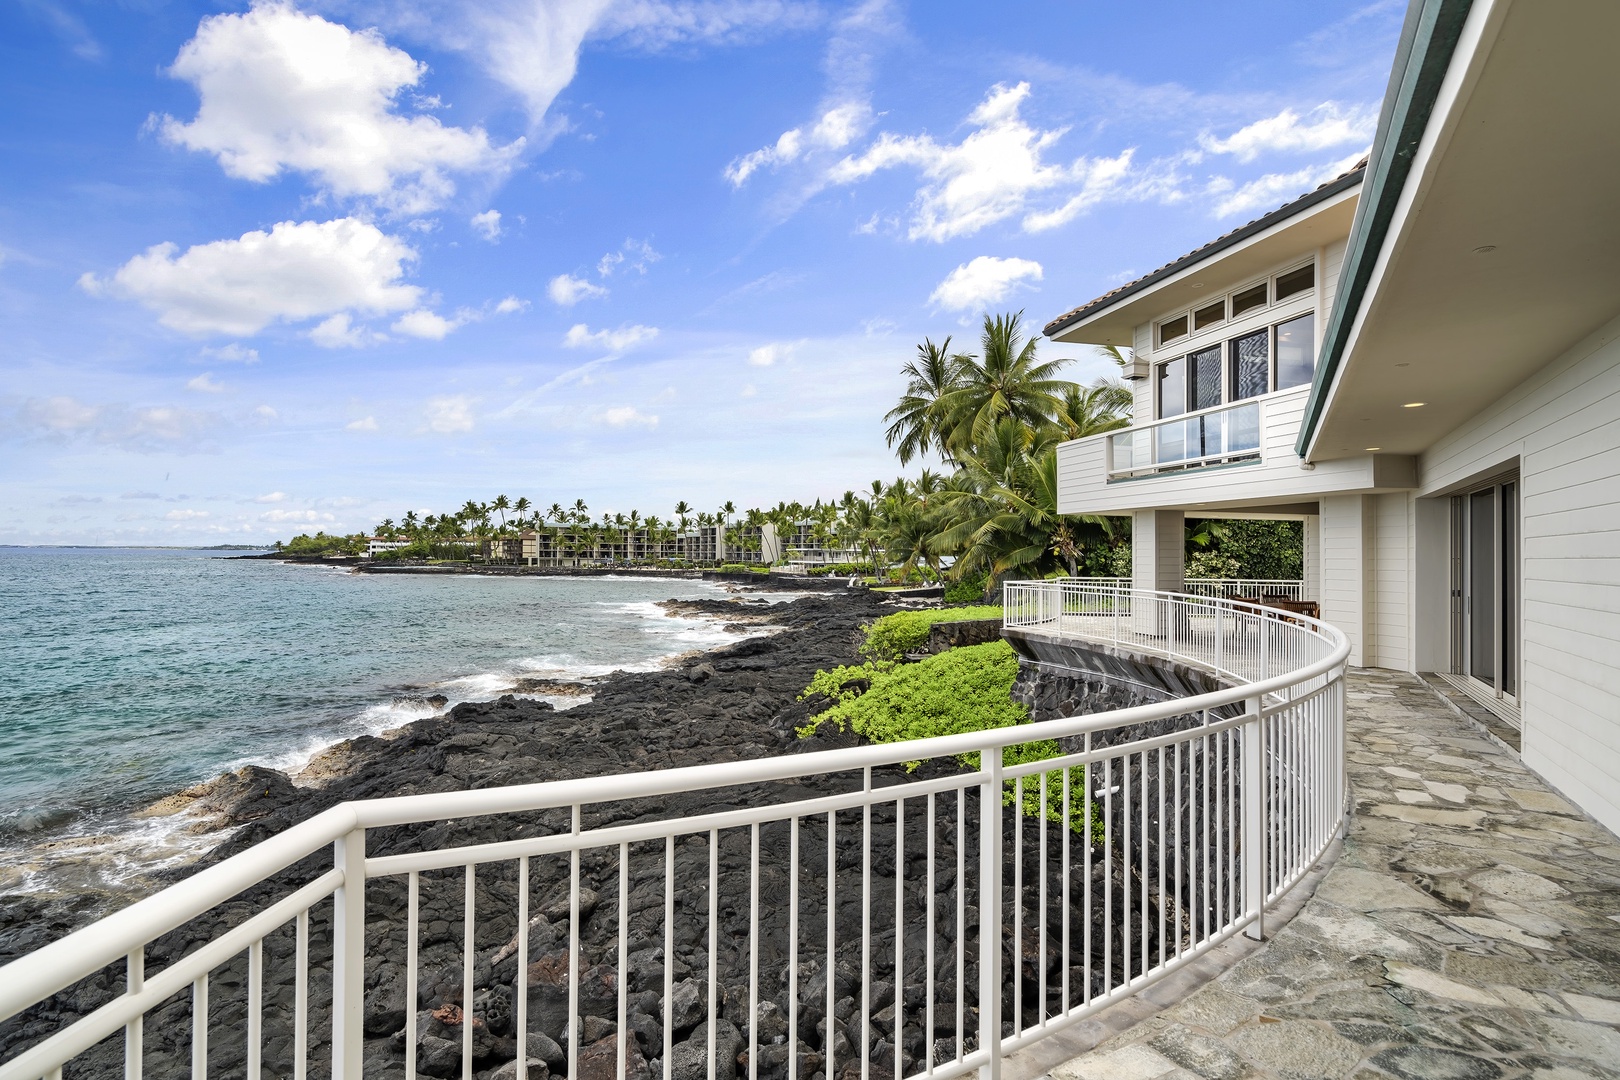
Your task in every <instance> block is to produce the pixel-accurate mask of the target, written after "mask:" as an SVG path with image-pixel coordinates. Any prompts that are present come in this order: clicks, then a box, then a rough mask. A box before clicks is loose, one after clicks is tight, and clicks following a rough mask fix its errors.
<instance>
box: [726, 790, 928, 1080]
mask: <svg viewBox="0 0 1620 1080" xmlns="http://www.w3.org/2000/svg"><path fill="white" fill-rule="evenodd" d="M905 1027H906V800H905V799H904V798H899V799H896V800H895V801H894V1023H893V1025H892V1026H891V1027H890V1029H889V1031H890V1034H892V1035H893V1036H894V1072H893V1074H892V1075H893V1076H894V1080H901V1077H903V1076H904V1075H905V1066H904V1064H903V1062H902V1061H901V1058H900V1047H901V1045H902V1044H903V1043H904V1042H905V1039H904V1037H903V1036H904V1032H905ZM749 1080H754V1078H753V1077H749Z"/></svg>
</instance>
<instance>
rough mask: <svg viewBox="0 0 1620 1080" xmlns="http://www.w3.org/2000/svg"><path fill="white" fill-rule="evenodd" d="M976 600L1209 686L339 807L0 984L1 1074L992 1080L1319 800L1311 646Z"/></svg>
mask: <svg viewBox="0 0 1620 1080" xmlns="http://www.w3.org/2000/svg"><path fill="white" fill-rule="evenodd" d="M1007 613H1008V625H1009V626H1015V627H1021V628H1023V632H1025V633H1034V634H1041V633H1051V634H1061V635H1064V636H1066V637H1072V638H1080V639H1090V640H1095V641H1098V642H1106V643H1109V644H1110V645H1124V644H1127V643H1128V644H1129V645H1130V646H1131V647H1132V648H1134V649H1136V650H1137V651H1139V652H1150V653H1151V652H1153V651H1154V650H1155V649H1157V650H1159V651H1158V652H1157V653H1156V655H1161V656H1164V657H1167V658H1169V659H1172V660H1174V661H1175V662H1178V663H1182V664H1186V665H1190V666H1194V667H1198V668H1201V669H1202V670H1204V671H1206V672H1208V673H1209V674H1211V675H1213V676H1215V677H1216V678H1217V679H1219V680H1220V681H1222V682H1226V683H1230V684H1231V685H1229V686H1226V687H1224V688H1222V689H1220V690H1218V691H1216V692H1214V693H1208V694H1203V695H1200V696H1197V697H1192V698H1184V699H1180V700H1176V701H1169V702H1163V703H1156V704H1150V705H1144V706H1140V707H1136V708H1130V709H1122V710H1118V711H1114V712H1110V713H1106V714H1100V715H1094V716H1082V717H1074V718H1070V719H1063V720H1052V721H1046V722H1042V723H1037V724H1028V725H1019V726H1016V727H1011V728H1002V729H998V730H993V731H987V732H974V733H970V734H962V735H953V736H947V737H943V738H936V739H931V740H920V741H915V742H908V743H899V744H889V745H869V746H860V747H854V748H848V749H840V750H832V751H824V752H816V753H805V754H795V755H788V756H782V757H773V758H760V759H755V760H749V761H738V762H729V763H724V764H715V765H710V766H704V767H698V768H682V769H669V770H663V771H653V772H642V773H634V774H625V775H618V776H606V777H596V778H590V779H580V780H568V781H561V782H553V783H544V784H535V785H529V786H519V787H508V788H496V789H490V790H483V791H457V792H445V793H439V794H429V795H415V796H408V797H399V798H387V799H376V800H369V801H363V802H352V803H345V804H343V805H340V806H338V807H335V808H333V809H331V810H328V811H326V812H324V813H322V814H320V815H318V816H316V817H314V818H311V819H310V820H308V821H306V822H304V823H302V824H300V825H297V826H295V827H293V828H291V829H288V830H287V831H285V832H283V833H281V834H279V835H277V836H275V837H273V838H272V839H269V840H266V841H264V842H262V843H260V844H257V845H255V846H253V847H251V848H249V849H247V850H245V851H243V852H241V853H240V854H238V855H235V856H233V857H231V858H229V859H226V860H225V861H223V862H220V863H218V864H216V865H214V866H211V867H208V868H207V869H204V870H202V871H200V872H198V873H196V874H195V875H193V876H191V877H190V878H187V879H186V880H184V881H182V882H180V883H178V884H176V885H174V886H171V887H170V888H167V889H165V890H163V891H162V892H160V893H158V894H156V895H154V896H152V897H149V898H147V899H145V900H142V901H140V902H138V903H135V904H133V905H131V906H130V907H128V908H125V909H124V910H122V911H120V912H118V913H116V914H114V915H111V916H109V917H107V918H105V919H102V920H101V921H100V922H97V923H95V924H93V925H91V926H89V927H86V928H85V929H83V930H80V931H78V932H76V933H74V934H71V935H69V936H68V937H66V938H63V939H61V940H59V941H56V942H54V943H52V944H50V945H46V946H44V947H43V948H41V949H39V950H37V951H36V952H33V953H31V954H29V955H26V956H24V957H22V958H21V959H18V960H16V961H14V962H12V963H11V964H8V965H7V966H5V967H4V968H0V1058H3V1063H0V1080H21V1078H35V1077H60V1076H64V1075H66V1076H69V1077H72V1076H97V1077H101V1076H109V1075H114V1074H116V1073H117V1072H118V1071H119V1070H122V1071H123V1073H124V1075H125V1076H126V1077H128V1078H137V1077H140V1076H142V1075H143V1074H144V1073H145V1072H150V1073H151V1074H152V1075H163V1076H169V1075H177V1074H179V1073H181V1072H184V1071H185V1070H186V1069H187V1068H189V1070H190V1073H191V1075H192V1076H193V1077H199V1078H200V1077H205V1076H206V1075H207V1074H208V1072H209V1070H210V1069H212V1070H213V1071H214V1072H215V1074H216V1075H223V1074H237V1075H242V1074H245V1075H247V1076H253V1077H257V1076H260V1075H263V1074H264V1073H265V1072H269V1073H271V1074H272V1075H277V1076H283V1075H285V1076H293V1077H298V1078H302V1077H304V1076H306V1075H309V1074H310V1070H311V1067H312V1065H311V1063H312V1062H316V1063H317V1064H315V1066H314V1072H315V1074H317V1075H327V1074H328V1073H327V1069H328V1068H329V1069H330V1075H332V1076H336V1077H345V1078H355V1077H359V1076H361V1075H362V1072H364V1073H366V1074H367V1075H372V1076H405V1077H415V1076H416V1075H417V1073H418V1072H420V1071H427V1072H430V1073H431V1074H432V1075H439V1076H446V1075H459V1076H464V1077H469V1078H470V1077H472V1076H473V1075H474V1073H475V1072H481V1071H483V1070H487V1069H493V1068H495V1067H497V1066H499V1065H500V1063H501V1062H502V1061H507V1062H511V1061H513V1060H515V1059H524V1060H527V1059H530V1058H537V1059H541V1060H544V1059H546V1058H547V1057H548V1056H549V1057H550V1058H551V1066H552V1069H551V1071H552V1072H553V1073H563V1074H566V1075H567V1076H568V1077H570V1078H580V1080H606V1078H607V1077H614V1078H616V1080H649V1078H653V1077H662V1078H664V1080H672V1078H674V1077H676V1076H678V1075H686V1076H693V1075H703V1076H706V1077H708V1078H709V1080H714V1078H716V1077H722V1078H725V1080H731V1078H732V1077H733V1076H734V1075H746V1076H747V1077H748V1078H749V1080H760V1078H761V1077H763V1078H765V1080H774V1078H777V1077H782V1078H785V1080H813V1077H814V1076H815V1074H817V1073H820V1074H822V1075H823V1076H826V1077H833V1076H843V1077H845V1078H846V1080H848V1078H850V1077H852V1076H853V1073H852V1072H851V1071H850V1070H855V1069H856V1062H857V1061H858V1062H859V1068H858V1073H859V1075H860V1077H861V1078H862V1080H873V1073H876V1074H878V1076H879V1077H911V1076H928V1077H937V1078H940V1080H946V1078H949V1077H953V1076H957V1075H961V1074H964V1073H966V1072H968V1071H971V1070H973V1069H982V1070H984V1071H985V1073H986V1074H987V1075H994V1074H995V1073H997V1072H999V1062H1000V1059H1001V1057H1002V1055H1004V1054H1006V1053H1008V1052H1010V1051H1012V1050H1014V1049H1017V1048H1019V1047H1021V1046H1025V1045H1027V1044H1029V1043H1032V1042H1035V1041H1037V1040H1039V1039H1041V1038H1042V1037H1044V1036H1046V1035H1048V1034H1050V1033H1052V1032H1054V1031H1057V1030H1059V1029H1061V1028H1063V1027H1066V1026H1068V1025H1069V1024H1072V1023H1074V1022H1075V1021H1077V1020H1080V1019H1082V1018H1084V1017H1086V1016H1088V1015H1091V1014H1092V1013H1094V1012H1096V1011H1097V1010H1098V1009H1101V1008H1103V1007H1105V1006H1107V1005H1109V1004H1111V1003H1113V1002H1115V1001H1118V1000H1120V999H1122V998H1124V997H1127V996H1129V995H1131V994H1134V993H1136V992H1138V991H1140V990H1141V989H1142V988H1143V987H1145V986H1147V985H1149V984H1150V983H1152V982H1154V981H1155V980H1157V979H1159V978H1161V977H1163V976H1164V975H1166V974H1168V973H1169V972H1171V971H1174V970H1176V969H1177V968H1179V967H1181V966H1183V965H1184V964H1186V963H1188V962H1190V961H1191V960H1193V959H1194V958H1196V957H1198V956H1200V955H1202V954H1204V953H1205V952H1207V951H1208V950H1209V949H1211V948H1213V947H1214V946H1215V945H1217V944H1219V943H1220V942H1221V941H1223V940H1225V939H1226V938H1228V937H1230V936H1232V935H1233V934H1236V933H1240V932H1245V931H1246V932H1248V933H1250V934H1253V935H1255V936H1258V935H1259V933H1260V928H1261V925H1262V919H1263V917H1264V910H1265V907H1266V905H1267V904H1268V903H1270V902H1271V901H1272V900H1274V899H1276V898H1277V897H1278V896H1280V895H1281V894H1282V893H1283V892H1285V891H1286V890H1287V889H1288V888H1290V887H1291V886H1292V885H1293V884H1294V883H1295V882H1297V881H1298V880H1299V879H1300V878H1301V877H1302V876H1303V875H1304V874H1305V872H1306V871H1307V870H1308V869H1309V867H1310V866H1311V865H1312V863H1313V862H1315V860H1316V859H1318V858H1319V857H1320V855H1321V854H1322V852H1323V851H1324V850H1326V848H1327V847H1328V845H1329V844H1330V843H1331V842H1332V840H1333V838H1334V836H1335V835H1336V833H1337V830H1338V828H1339V826H1340V823H1341V821H1342V819H1343V807H1344V781H1343V759H1342V746H1343V693H1342V676H1343V671H1344V664H1345V658H1346V656H1347V654H1348V645H1347V644H1346V642H1345V639H1344V637H1343V635H1341V634H1339V632H1338V631H1336V630H1334V629H1333V628H1332V627H1330V626H1327V625H1325V624H1322V623H1319V622H1316V621H1314V620H1310V619H1304V618H1300V617H1297V616H1288V615H1286V614H1284V613H1272V612H1268V611H1264V610H1262V609H1258V608H1254V607H1250V606H1246V605H1243V604H1241V603H1236V602H1231V601H1222V600H1210V599H1204V598H1194V597H1184V596H1170V595H1166V594H1144V593H1132V592H1130V591H1129V590H1122V589H1113V590H1111V591H1110V592H1109V593H1108V594H1107V595H1103V593H1102V592H1101V591H1096V592H1086V591H1085V590H1078V591H1077V590H1074V589H1071V588H1070V587H1069V586H1068V585H1059V586H1053V585H1048V584H1047V583H1019V584H1014V585H1009V586H1008V587H1007ZM1154 630H1157V631H1159V636H1158V637H1157V638H1155V637H1154V636H1153V633H1152V632H1153V631H1154ZM717 666H718V667H720V668H721V669H722V670H724V666H725V661H724V660H723V659H721V660H719V661H717ZM683 800H684V802H685V803H686V804H687V805H686V806H685V807H684V810H683V809H682V808H681V807H680V806H677V805H676V804H678V803H681V802H682V801H683ZM672 806H673V807H674V809H673V810H672ZM425 823H438V824H434V825H432V826H431V827H429V828H425V829H424V828H419V827H418V826H419V825H422V824H425ZM492 833H493V834H494V835H491V834H492ZM328 845H331V848H332V852H333V854H332V857H331V861H330V863H328V864H326V865H324V866H323V865H322V864H321V862H320V860H319V858H318V857H316V856H318V853H319V852H320V851H321V850H322V849H323V848H326V847H327V846H328ZM987 884H990V885H991V886H992V887H988V888H986V887H985V886H986V885H987ZM987 928H995V932H993V933H987V932H984V931H985V930H986V929H987ZM829 1014H830V1019H829ZM542 1035H543V1036H545V1038H540V1036H542ZM733 1055H735V1060H733ZM328 1061H329V1062H330V1065H329V1066H328V1065H327V1064H326V1062H328ZM694 1070H695V1071H694ZM527 1074H528V1070H527V1067H522V1068H519V1069H518V1070H517V1071H516V1072H515V1075H519V1076H522V1075H527ZM506 1075H513V1073H507V1074H506Z"/></svg>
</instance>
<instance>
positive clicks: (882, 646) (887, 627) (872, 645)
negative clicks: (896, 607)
mask: <svg viewBox="0 0 1620 1080" xmlns="http://www.w3.org/2000/svg"><path fill="white" fill-rule="evenodd" d="M1000 617H1001V605H1000V604H978V605H975V606H971V607H947V608H929V609H926V610H922V611H897V612H895V613H894V614H893V615H885V616H883V617H882V618H881V619H877V620H875V621H873V622H871V623H869V624H867V626H866V640H865V641H864V642H862V643H861V655H862V656H864V657H866V658H867V659H869V660H898V659H900V658H901V657H902V656H904V655H906V653H909V652H916V651H917V650H918V649H920V648H922V646H924V645H926V644H927V643H928V629H929V627H931V626H933V625H934V624H935V623H941V622H963V621H965V620H968V619H999V618H1000Z"/></svg>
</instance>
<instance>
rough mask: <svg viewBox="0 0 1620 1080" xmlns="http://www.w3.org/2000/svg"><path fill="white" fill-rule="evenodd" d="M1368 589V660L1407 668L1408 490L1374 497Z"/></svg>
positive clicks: (1409, 604)
mask: <svg viewBox="0 0 1620 1080" xmlns="http://www.w3.org/2000/svg"><path fill="white" fill-rule="evenodd" d="M1372 502H1373V504H1374V505H1373V523H1372V530H1373V531H1372V551H1373V555H1372V582H1371V584H1372V588H1371V593H1372V597H1371V601H1372V602H1371V604H1370V607H1371V618H1370V619H1369V620H1368V621H1369V622H1370V623H1371V624H1372V629H1371V631H1370V636H1371V637H1372V638H1373V641H1374V649H1373V652H1372V656H1371V657H1369V659H1368V663H1369V664H1371V665H1372V666H1373V667H1384V668H1396V669H1399V670H1402V671H1406V670H1409V669H1410V668H1411V657H1412V631H1411V620H1412V599H1411V590H1412V526H1413V514H1412V496H1411V495H1410V494H1409V493H1407V492H1396V493H1394V494H1390V495H1379V496H1376V497H1375V498H1374V499H1373V500H1372Z"/></svg>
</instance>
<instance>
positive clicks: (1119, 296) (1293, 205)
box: [1045, 158, 1367, 337]
mask: <svg viewBox="0 0 1620 1080" xmlns="http://www.w3.org/2000/svg"><path fill="white" fill-rule="evenodd" d="M1366 168H1367V159H1366V158H1362V159H1361V160H1360V161H1358V162H1357V163H1356V164H1355V166H1354V167H1353V168H1351V169H1349V170H1348V171H1346V172H1342V173H1340V174H1339V175H1338V176H1335V177H1334V178H1333V179H1331V180H1328V181H1326V182H1324V183H1322V184H1318V185H1317V186H1316V187H1315V188H1313V189H1312V190H1310V191H1308V192H1306V193H1305V194H1304V195H1301V196H1300V197H1299V198H1297V199H1295V200H1293V201H1292V202H1288V203H1284V204H1283V205H1282V206H1279V207H1278V208H1277V209H1275V210H1273V211H1271V212H1270V213H1268V214H1263V215H1261V216H1260V217H1257V218H1255V219H1254V220H1253V221H1250V222H1247V223H1246V224H1243V225H1239V226H1238V227H1237V228H1235V229H1233V230H1232V231H1231V232H1228V233H1223V234H1222V235H1220V236H1218V237H1216V238H1215V239H1214V240H1211V241H1210V242H1209V243H1207V244H1205V245H1204V246H1203V247H1200V248H1195V249H1194V250H1192V251H1189V252H1188V253H1187V254H1185V255H1183V256H1181V258H1179V259H1175V260H1173V261H1171V262H1168V263H1165V264H1164V265H1163V266H1161V267H1159V268H1158V269H1157V270H1154V271H1153V272H1152V273H1149V274H1144V275H1142V276H1141V277H1139V278H1137V279H1136V280H1135V281H1131V282H1127V283H1126V284H1124V285H1121V286H1120V287H1119V288H1117V289H1110V290H1109V291H1108V292H1105V293H1103V294H1102V295H1101V296H1099V297H1097V298H1096V299H1095V300H1090V301H1087V302H1086V303H1084V304H1081V305H1080V306H1079V307H1077V308H1074V309H1073V310H1070V311H1066V312H1064V313H1063V314H1062V315H1059V316H1058V317H1057V318H1055V319H1053V320H1052V321H1051V322H1049V323H1047V324H1046V330H1045V333H1046V336H1047V337H1051V336H1052V335H1053V334H1056V333H1058V332H1059V331H1061V330H1063V329H1064V328H1065V327H1067V326H1068V325H1069V324H1070V323H1074V322H1078V321H1079V320H1080V319H1083V318H1085V317H1086V316H1087V315H1092V314H1095V313H1096V312H1098V311H1101V310H1102V309H1104V308H1107V307H1111V306H1112V305H1113V304H1115V303H1117V302H1118V301H1120V300H1123V299H1124V298H1125V297H1126V296H1128V295H1130V294H1131V293H1134V292H1140V291H1141V290H1142V289H1144V288H1146V287H1147V286H1149V285H1151V284H1153V283H1154V282H1156V281H1159V280H1161V279H1162V278H1166V277H1169V276H1170V275H1171V274H1173V273H1175V272H1176V271H1178V270H1182V269H1185V268H1186V267H1188V266H1191V265H1193V264H1194V263H1196V262H1199V261H1201V260H1203V259H1205V258H1207V257H1209V256H1210V255H1213V254H1214V253H1215V252H1217V251H1219V250H1220V249H1221V248H1223V247H1228V246H1230V245H1231V244H1233V243H1235V242H1236V241H1237V240H1239V239H1241V238H1243V237H1245V236H1248V235H1250V234H1252V233H1257V232H1259V231H1261V230H1262V229H1266V228H1269V227H1271V226H1272V225H1274V224H1276V223H1277V222H1279V221H1282V220H1284V219H1286V218H1289V217H1292V216H1293V215H1294V214H1297V213H1298V212H1299V211H1301V210H1304V209H1305V208H1306V207H1308V206H1310V205H1312V204H1313V203H1316V202H1319V201H1320V200H1321V199H1323V198H1325V197H1326V196H1327V195H1330V194H1333V193H1334V192H1336V191H1342V190H1343V189H1345V188H1347V187H1350V186H1352V184H1353V183H1355V182H1359V180H1360V179H1361V174H1362V173H1363V172H1364V171H1365V170H1366Z"/></svg>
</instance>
